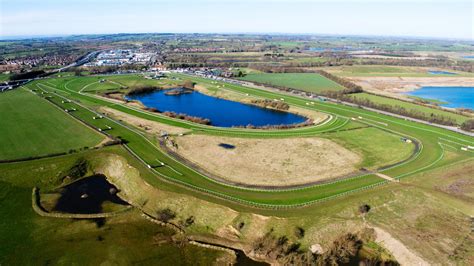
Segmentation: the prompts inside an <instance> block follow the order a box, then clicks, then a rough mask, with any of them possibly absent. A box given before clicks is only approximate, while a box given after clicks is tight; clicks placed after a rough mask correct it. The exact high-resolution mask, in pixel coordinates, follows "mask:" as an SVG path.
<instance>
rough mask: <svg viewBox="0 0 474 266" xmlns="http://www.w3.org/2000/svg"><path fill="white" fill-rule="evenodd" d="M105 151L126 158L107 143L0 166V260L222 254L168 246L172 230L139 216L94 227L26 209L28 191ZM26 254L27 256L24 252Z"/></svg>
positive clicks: (168, 260) (192, 258)
mask: <svg viewBox="0 0 474 266" xmlns="http://www.w3.org/2000/svg"><path fill="white" fill-rule="evenodd" d="M107 153H114V154H120V155H121V156H124V157H125V158H128V160H130V161H131V162H133V159H131V158H130V155H128V154H127V153H126V152H125V151H124V150H123V149H121V148H119V147H117V146H116V147H109V148H105V149H102V150H91V151H86V152H82V153H79V154H71V155H66V156H61V157H55V158H48V159H41V160H35V161H28V162H21V163H8V164H0V184H1V186H0V195H1V196H0V203H1V208H0V215H1V216H2V217H5V219H2V220H1V221H0V241H1V242H2V245H0V263H1V264H23V265H25V264H26V265H28V264H48V263H53V264H71V263H79V262H80V263H81V264H88V265H97V264H102V263H111V264H114V263H117V262H120V263H126V264H136V263H139V264H156V263H160V264H163V265H169V264H173V263H178V264H194V263H199V264H203V265H206V264H210V263H212V262H213V261H215V259H216V258H217V257H219V256H222V255H223V254H222V252H217V251H213V250H208V249H203V248H198V247H196V246H192V245H186V244H185V245H183V246H178V245H176V244H172V242H171V241H170V240H171V236H172V235H173V232H172V231H170V230H169V229H166V228H163V227H161V226H158V225H156V224H154V223H152V222H150V221H148V220H146V219H145V218H143V217H142V216H141V215H140V212H139V211H132V212H127V213H124V214H122V215H119V216H116V217H112V218H107V219H106V220H105V221H104V224H103V225H101V226H97V225H96V223H95V222H94V221H92V220H71V219H55V218H49V217H41V216H39V215H37V214H36V213H35V212H34V211H33V209H32V208H31V189H32V187H34V186H37V187H39V188H40V189H41V190H42V191H47V190H51V189H54V188H56V187H57V186H58V185H59V184H61V178H62V175H61V173H64V172H66V171H67V169H69V168H70V167H71V166H73V165H74V163H75V162H76V161H77V160H78V159H79V158H86V159H87V160H90V161H91V162H94V161H97V160H99V161H100V159H101V158H103V157H104V155H106V154H107ZM25 254H27V255H25Z"/></svg>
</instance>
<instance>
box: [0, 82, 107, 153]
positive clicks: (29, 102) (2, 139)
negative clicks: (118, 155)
mask: <svg viewBox="0 0 474 266" xmlns="http://www.w3.org/2000/svg"><path fill="white" fill-rule="evenodd" d="M0 114H1V115H2V118H1V120H0V147H2V148H1V149H0V160H6V159H20V158H26V157H36V156H42V155H47V154H51V153H59V152H68V150H70V149H79V148H83V147H86V146H87V147H93V146H95V145H97V144H98V143H99V142H100V141H101V140H102V139H103V138H104V137H103V136H102V135H100V134H98V133H96V132H94V131H93V130H92V129H89V128H88V127H86V126H84V125H83V124H81V123H79V122H78V121H75V120H74V119H72V118H71V117H70V116H68V115H67V114H66V113H65V112H63V111H61V110H59V109H58V108H56V107H54V106H53V105H51V104H50V103H48V102H46V101H45V100H43V99H41V98H40V97H38V96H36V95H34V94H32V93H31V92H29V91H26V90H23V89H16V90H13V91H9V92H5V93H2V94H0Z"/></svg>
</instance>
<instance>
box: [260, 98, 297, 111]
mask: <svg viewBox="0 0 474 266" xmlns="http://www.w3.org/2000/svg"><path fill="white" fill-rule="evenodd" d="M251 103H252V104H254V105H257V106H260V107H264V108H267V107H271V108H274V109H277V110H288V109H290V106H289V105H288V104H287V103H285V102H283V101H272V100H268V99H258V100H252V101H251Z"/></svg>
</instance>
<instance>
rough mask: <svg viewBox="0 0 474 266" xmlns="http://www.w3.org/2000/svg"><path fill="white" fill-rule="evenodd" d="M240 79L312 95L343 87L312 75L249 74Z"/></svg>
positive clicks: (317, 75) (319, 76)
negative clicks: (297, 90) (312, 93)
mask: <svg viewBox="0 0 474 266" xmlns="http://www.w3.org/2000/svg"><path fill="white" fill-rule="evenodd" d="M240 79H241V80H245V81H251V82H257V83H263V84H268V85H274V86H281V87H286V88H292V89H299V90H303V91H307V92H314V93H320V92H324V91H337V90H342V89H343V87H342V86H340V85H339V84H337V83H336V82H334V81H332V80H329V79H327V78H325V77H323V76H321V75H319V74H314V73H263V74H249V75H246V76H245V77H243V78H240Z"/></svg>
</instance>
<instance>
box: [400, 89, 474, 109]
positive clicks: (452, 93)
mask: <svg viewBox="0 0 474 266" xmlns="http://www.w3.org/2000/svg"><path fill="white" fill-rule="evenodd" d="M407 94H409V95H413V96H417V97H421V98H426V99H436V100H440V101H443V102H447V104H443V105H442V106H446V107H452V108H470V109H473V110H474V87H422V88H420V89H418V90H415V91H411V92H408V93H407Z"/></svg>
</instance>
